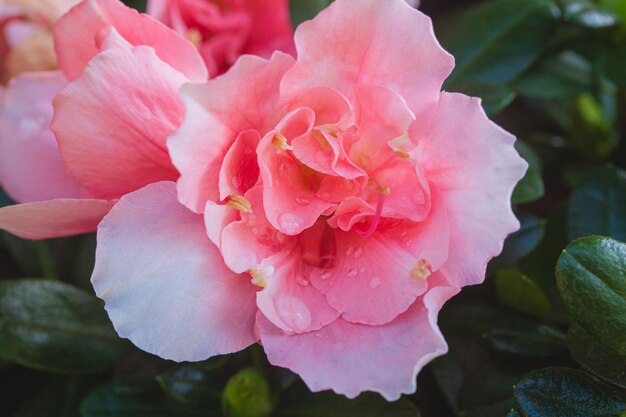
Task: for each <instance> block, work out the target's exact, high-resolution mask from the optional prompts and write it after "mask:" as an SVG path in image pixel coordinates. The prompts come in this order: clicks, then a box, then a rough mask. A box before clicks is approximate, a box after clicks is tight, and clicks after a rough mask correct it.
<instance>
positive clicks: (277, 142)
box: [272, 132, 293, 151]
mask: <svg viewBox="0 0 626 417" xmlns="http://www.w3.org/2000/svg"><path fill="white" fill-rule="evenodd" d="M272 145H274V146H275V147H276V148H277V149H278V150H279V151H287V150H292V149H293V148H292V147H291V146H290V145H289V144H288V143H287V138H286V137H285V135H283V134H282V133H280V132H276V134H275V135H274V139H273V140H272Z"/></svg>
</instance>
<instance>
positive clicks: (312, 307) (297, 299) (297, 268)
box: [257, 250, 339, 333]
mask: <svg viewBox="0 0 626 417" xmlns="http://www.w3.org/2000/svg"><path fill="white" fill-rule="evenodd" d="M307 269H308V266H307V265H305V264H304V263H303V262H302V255H301V253H300V252H299V251H297V250H296V251H293V252H292V253H291V254H290V255H289V256H287V257H286V258H284V257H283V259H280V260H279V262H275V266H274V272H273V273H272V274H271V275H270V276H269V277H268V278H267V282H266V285H267V287H266V288H265V289H263V291H260V292H259V293H257V305H258V307H259V309H260V310H261V311H262V312H263V314H264V315H265V317H267V319H268V320H270V321H271V322H272V323H273V324H274V325H275V326H278V327H279V328H281V329H283V330H285V331H288V332H296V333H304V332H310V331H313V330H318V329H321V328H322V327H323V326H325V325H327V324H329V323H332V322H333V321H335V320H336V319H337V317H339V312H338V311H337V310H335V309H334V308H332V307H331V306H330V305H328V302H327V301H326V298H325V297H324V295H322V294H321V293H320V292H319V291H318V290H317V289H316V288H315V287H314V286H313V285H311V282H310V281H309V279H308V270H307Z"/></svg>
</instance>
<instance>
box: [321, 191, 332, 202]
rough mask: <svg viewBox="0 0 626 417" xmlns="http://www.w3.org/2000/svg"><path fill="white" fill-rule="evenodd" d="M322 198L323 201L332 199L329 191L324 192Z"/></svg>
mask: <svg viewBox="0 0 626 417" xmlns="http://www.w3.org/2000/svg"><path fill="white" fill-rule="evenodd" d="M320 198H321V199H322V200H328V199H330V193H329V192H328V191H324V192H323V193H321V194H320Z"/></svg>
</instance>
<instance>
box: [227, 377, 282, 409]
mask: <svg viewBox="0 0 626 417" xmlns="http://www.w3.org/2000/svg"><path fill="white" fill-rule="evenodd" d="M274 405H275V402H274V398H273V396H272V393H271V390H270V385H269V383H268V382H267V379H266V378H265V376H264V375H263V374H262V373H261V372H259V371H258V370H256V369H255V368H248V369H243V370H241V371H239V372H237V373H236V374H235V375H233V376H232V377H231V378H230V379H229V380H228V383H226V387H225V388H224V393H223V394H222V407H223V409H224V412H225V414H226V415H228V416H229V417H269V415H270V414H271V413H272V410H273V409H274Z"/></svg>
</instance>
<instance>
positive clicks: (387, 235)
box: [311, 210, 449, 325]
mask: <svg viewBox="0 0 626 417" xmlns="http://www.w3.org/2000/svg"><path fill="white" fill-rule="evenodd" d="M387 222H388V223H382V224H380V225H379V226H378V231H377V232H376V233H374V234H373V235H372V236H370V237H365V238H364V237H360V236H359V234H357V233H356V232H355V231H354V230H353V231H351V232H343V231H340V230H336V231H335V239H336V258H335V260H334V265H333V266H332V267H331V268H326V269H324V268H320V269H318V270H316V271H314V273H313V274H312V275H311V281H312V283H313V285H315V287H316V288H318V289H319V290H320V291H321V292H322V293H323V294H325V295H326V298H327V300H328V303H329V304H330V305H331V306H332V307H334V308H335V309H337V310H339V311H340V312H341V313H342V316H343V318H344V319H345V320H347V321H350V322H353V323H363V324H370V325H381V324H385V323H389V322H390V321H392V320H393V319H395V318H396V316H398V314H400V313H402V312H404V311H406V309H407V308H409V306H410V305H411V304H413V302H414V301H415V299H416V298H417V297H418V296H420V295H422V294H423V293H424V292H426V290H427V289H428V288H429V283H430V280H429V279H430V275H431V273H432V272H433V271H437V270H438V269H439V268H440V267H441V266H442V264H444V262H445V260H446V259H447V258H448V239H449V232H448V217H447V215H446V212H445V210H437V211H433V212H431V213H430V215H429V216H428V218H427V219H426V220H425V221H423V222H421V223H411V222H407V221H404V222H401V221H396V220H387Z"/></svg>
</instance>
